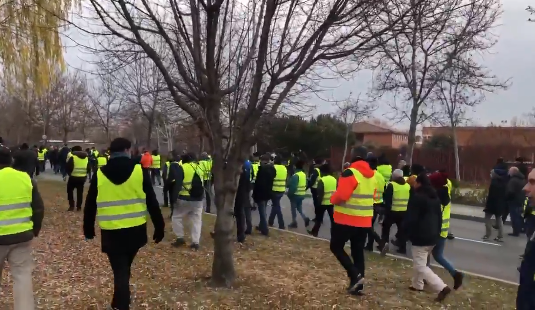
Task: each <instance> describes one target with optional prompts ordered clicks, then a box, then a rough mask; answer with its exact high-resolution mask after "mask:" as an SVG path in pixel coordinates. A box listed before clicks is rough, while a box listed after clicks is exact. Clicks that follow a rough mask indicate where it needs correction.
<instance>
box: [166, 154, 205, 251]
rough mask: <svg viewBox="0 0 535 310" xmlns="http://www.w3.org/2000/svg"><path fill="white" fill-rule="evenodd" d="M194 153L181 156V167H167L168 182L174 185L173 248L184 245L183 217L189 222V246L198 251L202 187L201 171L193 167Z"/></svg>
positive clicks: (202, 196) (172, 191)
mask: <svg viewBox="0 0 535 310" xmlns="http://www.w3.org/2000/svg"><path fill="white" fill-rule="evenodd" d="M195 159H196V156H195V154H194V153H186V154H184V155H183V156H182V165H179V164H175V163H172V164H171V165H170V166H169V174H168V182H170V183H174V185H173V187H172V189H171V195H170V196H171V206H172V207H173V216H172V223H173V232H174V233H175V235H176V236H177V238H176V240H175V242H173V243H172V246H174V247H180V246H182V245H184V244H185V243H186V241H185V239H184V224H183V221H184V217H189V220H190V221H191V226H190V227H191V245H190V248H191V249H193V250H198V249H199V242H200V239H201V229H202V214H203V208H202V201H203V198H204V186H203V183H202V177H201V176H202V174H203V171H202V170H201V169H200V167H199V165H195V164H194V163H195Z"/></svg>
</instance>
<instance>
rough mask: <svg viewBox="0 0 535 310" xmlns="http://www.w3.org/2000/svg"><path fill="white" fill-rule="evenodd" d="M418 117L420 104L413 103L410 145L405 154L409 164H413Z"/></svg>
mask: <svg viewBox="0 0 535 310" xmlns="http://www.w3.org/2000/svg"><path fill="white" fill-rule="evenodd" d="M417 119H418V106H417V105H416V104H413V106H412V109H411V119H410V121H411V123H410V126H409V138H408V145H407V154H406V155H405V161H407V165H411V166H412V153H413V151H414V144H415V143H416V126H417V125H418V124H417V123H416V121H417Z"/></svg>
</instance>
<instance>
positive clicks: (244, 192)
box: [234, 168, 251, 207]
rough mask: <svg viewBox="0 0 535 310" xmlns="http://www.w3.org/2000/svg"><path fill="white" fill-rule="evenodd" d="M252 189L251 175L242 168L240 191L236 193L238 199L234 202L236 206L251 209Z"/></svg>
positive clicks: (239, 182)
mask: <svg viewBox="0 0 535 310" xmlns="http://www.w3.org/2000/svg"><path fill="white" fill-rule="evenodd" d="M250 188H251V175H250V174H249V173H247V170H246V169H244V168H242V173H241V174H240V179H239V181H238V190H237V191H236V198H235V200H234V205H235V206H241V207H250V202H251V201H250V200H249V189H250Z"/></svg>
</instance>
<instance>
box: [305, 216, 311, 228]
mask: <svg viewBox="0 0 535 310" xmlns="http://www.w3.org/2000/svg"><path fill="white" fill-rule="evenodd" d="M309 224H310V219H309V218H308V217H307V218H306V219H305V227H308V225H309Z"/></svg>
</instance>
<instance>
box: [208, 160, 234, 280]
mask: <svg viewBox="0 0 535 310" xmlns="http://www.w3.org/2000/svg"><path fill="white" fill-rule="evenodd" d="M213 159H214V172H215V174H214V189H215V206H216V209H217V217H216V222H215V228H214V261H213V264H212V284H213V285H214V286H218V287H230V286H232V284H233V283H234V280H235V279H236V270H235V269H234V257H233V240H234V238H233V235H234V218H233V215H232V214H233V211H234V199H235V197H236V191H237V189H238V176H239V168H240V167H238V165H237V164H236V163H235V162H234V163H232V162H229V163H228V165H227V167H226V169H223V157H222V156H221V153H220V152H219V151H218V152H216V153H214V156H213Z"/></svg>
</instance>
